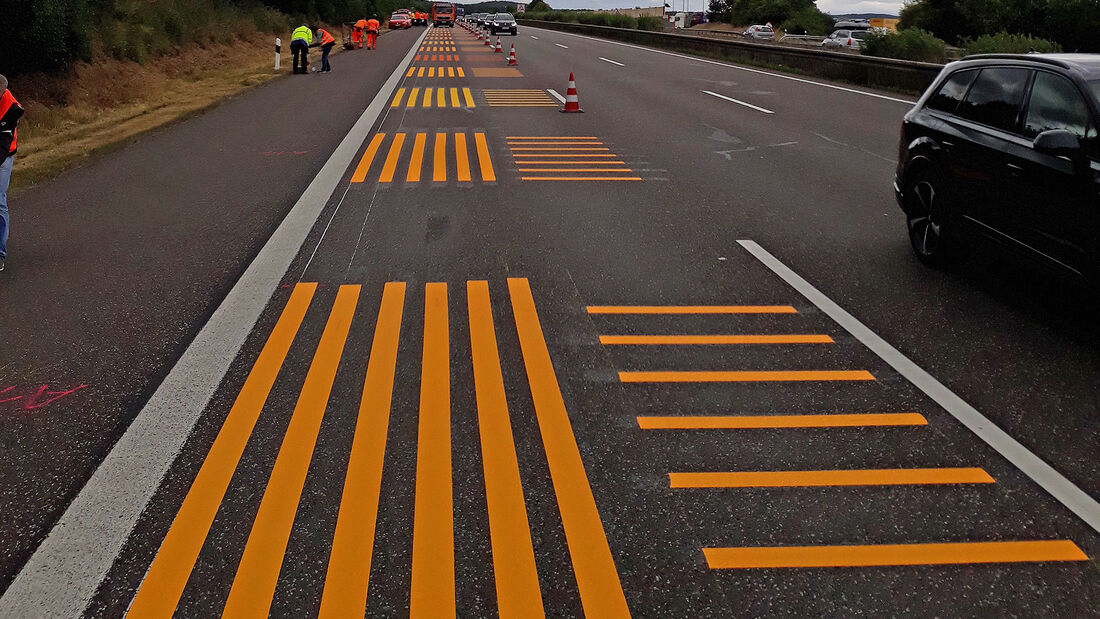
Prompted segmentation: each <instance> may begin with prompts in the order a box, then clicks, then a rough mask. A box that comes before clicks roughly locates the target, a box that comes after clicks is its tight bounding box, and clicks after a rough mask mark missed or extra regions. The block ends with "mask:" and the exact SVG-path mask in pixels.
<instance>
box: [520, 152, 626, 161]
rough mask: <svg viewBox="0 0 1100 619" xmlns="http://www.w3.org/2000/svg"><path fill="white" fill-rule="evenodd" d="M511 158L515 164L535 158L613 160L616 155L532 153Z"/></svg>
mask: <svg viewBox="0 0 1100 619" xmlns="http://www.w3.org/2000/svg"><path fill="white" fill-rule="evenodd" d="M512 157H514V158H515V160H516V162H517V163H524V162H525V160H524V159H521V157H537V158H540V159H542V158H547V157H566V158H571V159H581V158H585V157H593V158H605V157H606V158H612V159H614V158H617V157H618V155H609V154H593V155H588V154H584V153H573V154H571V155H552V154H550V153H545V154H537V155H536V154H534V153H531V154H523V153H513V154H512Z"/></svg>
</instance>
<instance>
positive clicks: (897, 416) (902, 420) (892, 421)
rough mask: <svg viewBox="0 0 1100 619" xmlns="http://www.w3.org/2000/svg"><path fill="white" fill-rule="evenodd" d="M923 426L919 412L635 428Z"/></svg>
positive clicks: (718, 419)
mask: <svg viewBox="0 0 1100 619" xmlns="http://www.w3.org/2000/svg"><path fill="white" fill-rule="evenodd" d="M924 425H928V420H927V419H925V418H924V415H921V414H919V413H881V414H875V413H860V414H850V415H844V414H841V415H736V416H681V417H638V427H639V428H641V429H642V430H737V429H743V428H845V427H862V426H924Z"/></svg>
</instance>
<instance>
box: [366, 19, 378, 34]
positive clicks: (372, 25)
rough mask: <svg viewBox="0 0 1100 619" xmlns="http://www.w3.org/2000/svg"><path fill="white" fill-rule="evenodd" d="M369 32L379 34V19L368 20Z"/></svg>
mask: <svg viewBox="0 0 1100 619" xmlns="http://www.w3.org/2000/svg"><path fill="white" fill-rule="evenodd" d="M367 31H368V32H378V20H377V19H368V20H367Z"/></svg>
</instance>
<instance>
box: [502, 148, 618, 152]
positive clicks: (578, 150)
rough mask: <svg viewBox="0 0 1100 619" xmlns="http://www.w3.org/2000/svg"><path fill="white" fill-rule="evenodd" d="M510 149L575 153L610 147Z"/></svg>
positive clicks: (515, 149)
mask: <svg viewBox="0 0 1100 619" xmlns="http://www.w3.org/2000/svg"><path fill="white" fill-rule="evenodd" d="M509 148H512V147H509ZM512 150H513V151H516V152H519V151H555V150H564V151H571V152H576V153H583V152H596V151H608V150H611V149H610V148H526V147H524V148H512Z"/></svg>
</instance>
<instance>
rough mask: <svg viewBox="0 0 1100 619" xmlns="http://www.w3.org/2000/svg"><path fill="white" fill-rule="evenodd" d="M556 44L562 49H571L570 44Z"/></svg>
mask: <svg viewBox="0 0 1100 619" xmlns="http://www.w3.org/2000/svg"><path fill="white" fill-rule="evenodd" d="M554 45H557V46H558V47H560V48H562V49H569V46H568V45H562V44H561V43H554Z"/></svg>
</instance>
